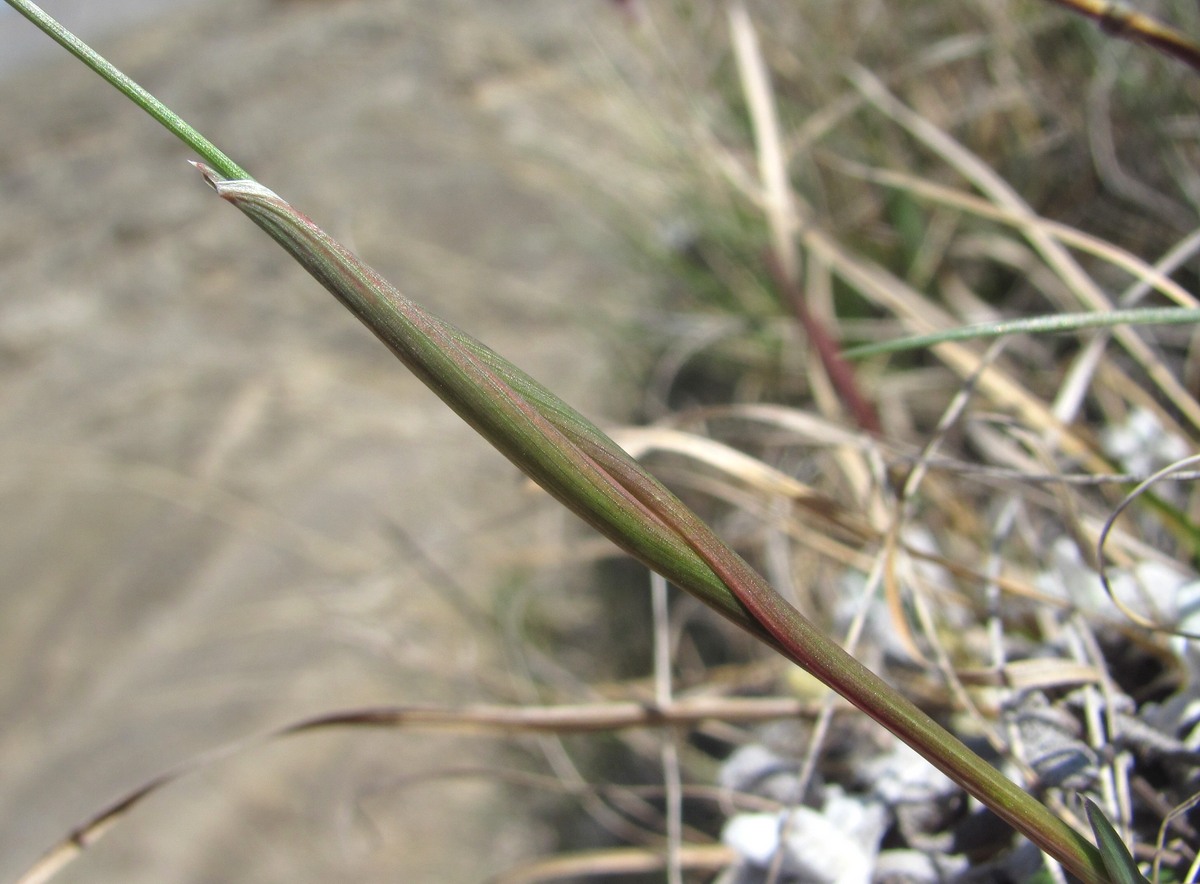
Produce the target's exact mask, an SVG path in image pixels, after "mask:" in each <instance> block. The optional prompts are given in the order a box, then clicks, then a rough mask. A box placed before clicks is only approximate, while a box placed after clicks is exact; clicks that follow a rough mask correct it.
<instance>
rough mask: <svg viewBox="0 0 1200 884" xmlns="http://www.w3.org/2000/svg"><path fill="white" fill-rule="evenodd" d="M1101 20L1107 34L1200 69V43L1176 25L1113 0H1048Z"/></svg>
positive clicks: (1097, 20) (1095, 19)
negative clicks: (1168, 24)
mask: <svg viewBox="0 0 1200 884" xmlns="http://www.w3.org/2000/svg"><path fill="white" fill-rule="evenodd" d="M1047 2H1049V3H1056V4H1058V5H1059V6H1065V7H1066V8H1067V9H1070V10H1071V11H1072V12H1077V13H1079V14H1080V15H1085V16H1087V17H1088V18H1090V19H1092V20H1094V21H1096V22H1099V24H1100V27H1101V28H1102V29H1103V30H1104V32H1105V33H1107V34H1112V35H1113V36H1114V37H1121V38H1123V39H1126V40H1132V41H1134V42H1136V43H1146V44H1148V45H1150V46H1153V47H1154V48H1155V49H1157V50H1159V51H1160V52H1163V53H1166V54H1167V55H1169V56H1171V57H1172V58H1177V59H1179V60H1180V61H1182V62H1183V63H1184V64H1187V65H1190V66H1191V67H1193V68H1195V69H1196V70H1198V71H1200V46H1198V45H1196V43H1195V41H1193V40H1192V39H1190V38H1189V37H1188V36H1187V35H1186V34H1182V33H1180V32H1179V31H1177V30H1175V29H1174V28H1172V27H1169V26H1167V25H1164V24H1163V23H1162V22H1160V21H1158V20H1157V19H1154V18H1151V17H1150V16H1148V15H1145V14H1144V13H1141V12H1137V11H1135V10H1133V9H1131V8H1129V6H1128V5H1127V4H1125V3H1121V2H1111V0H1047Z"/></svg>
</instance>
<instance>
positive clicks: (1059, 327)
mask: <svg viewBox="0 0 1200 884" xmlns="http://www.w3.org/2000/svg"><path fill="white" fill-rule="evenodd" d="M1197 322H1200V310H1197V309H1195V308H1192V307H1138V308H1134V309H1130V310H1110V311H1107V312H1104V313H1095V312H1089V313H1054V314H1051V315H1049V316H1029V317H1026V318H1024V319H1006V320H1003V321H1001V322H981V323H978V324H976V325H964V326H962V327H960V328H949V329H945V330H944V331H940V332H933V333H931V334H927V335H914V336H912V337H909V338H899V339H897V340H894V341H882V342H880V343H878V344H863V345H861V346H858V347H850V348H849V349H847V350H845V351H844V353H843V355H844V356H845V357H846V358H847V359H862V358H863V357H866V356H877V355H879V354H881V353H900V352H903V351H905V350H926V349H928V348H929V347H933V346H936V345H937V344H944V343H946V342H947V341H969V340H976V339H985V338H999V337H1003V336H1005V335H1030V334H1049V333H1061V332H1072V331H1081V330H1083V329H1089V328H1111V327H1113V326H1116V325H1183V324H1187V323H1197Z"/></svg>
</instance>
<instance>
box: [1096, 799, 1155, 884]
mask: <svg viewBox="0 0 1200 884" xmlns="http://www.w3.org/2000/svg"><path fill="white" fill-rule="evenodd" d="M1083 803H1084V806H1085V807H1086V808H1087V818H1088V822H1089V823H1091V824H1092V832H1094V833H1095V835H1096V845H1097V847H1099V849H1100V857H1101V859H1103V860H1104V867H1105V868H1106V869H1107V870H1108V874H1109V875H1110V876H1112V881H1113V884H1149V882H1148V881H1147V880H1146V877H1145V875H1143V874H1142V872H1141V870H1140V869H1139V868H1138V867H1137V863H1136V862H1134V861H1133V856H1132V855H1131V854H1130V853H1129V848H1128V847H1126V846H1125V842H1124V841H1122V840H1121V836H1120V835H1118V834H1117V830H1116V829H1114V828H1113V827H1112V823H1110V822H1109V821H1108V818H1107V817H1106V816H1105V815H1104V811H1102V810H1101V809H1100V806H1099V805H1098V804H1096V802H1095V801H1093V800H1092V799H1091V798H1087V797H1085V798H1084V799H1083Z"/></svg>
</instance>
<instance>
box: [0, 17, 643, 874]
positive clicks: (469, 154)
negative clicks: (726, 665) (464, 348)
mask: <svg viewBox="0 0 1200 884" xmlns="http://www.w3.org/2000/svg"><path fill="white" fill-rule="evenodd" d="M68 22H69V19H68ZM13 28H31V26H29V25H28V24H27V23H25V22H24V21H23V20H20V19H18V18H17V17H15V16H13V15H5V16H3V17H2V18H0V30H3V31H4V32H5V34H4V37H5V39H6V40H10V39H12V38H11V36H10V33H9V32H10V29H13ZM598 38H599V39H598ZM22 39H23V40H24V39H26V38H25V37H22ZM606 42H607V44H608V45H610V46H612V45H620V43H621V22H620V21H618V20H617V19H616V17H615V16H613V15H612V12H611V10H610V8H609V7H608V5H607V4H602V3H585V2H575V3H563V2H561V0H524V2H522V3H506V2H492V3H480V2H470V0H451V2H447V0H437V2H433V0H348V2H347V0H344V2H316V0H311V2H266V0H214V2H209V3H206V4H202V5H198V6H194V7H193V6H189V7H187V8H181V9H180V10H179V11H177V12H175V13H172V14H171V15H168V16H165V17H159V18H156V19H154V20H153V21H151V22H148V23H145V22H143V23H142V24H140V25H137V26H132V25H127V26H124V27H122V28H121V30H120V33H117V34H114V35H111V36H110V37H108V38H105V39H104V40H103V41H102V42H101V45H100V47H99V48H101V50H102V51H104V52H106V53H108V54H109V55H110V56H111V57H112V58H113V59H114V60H115V61H117V62H118V64H120V65H121V66H123V67H125V68H126V69H127V70H128V72H129V73H130V74H132V75H133V76H134V77H135V78H137V79H139V80H141V81H142V82H143V83H144V84H145V85H146V86H147V87H148V88H150V89H151V90H152V91H154V92H156V93H157V94H159V95H160V96H161V97H162V98H163V99H164V100H166V101H167V102H168V103H169V104H171V105H172V106H174V107H176V108H177V109H178V110H179V111H180V112H181V113H183V115H184V116H185V117H187V118H188V119H189V120H190V121H191V122H193V123H194V124H195V125H196V126H197V127H198V128H199V129H200V130H201V131H204V132H205V133H207V134H209V135H210V136H211V137H213V138H214V139H215V140H216V141H217V142H218V143H219V144H221V145H222V146H223V147H225V148H226V150H227V151H229V152H230V153H231V154H232V155H233V156H235V158H237V159H238V160H239V161H240V162H241V163H242V164H243V165H245V166H246V167H247V168H248V169H249V170H250V171H251V172H252V173H253V174H255V175H256V176H257V177H258V178H260V180H262V181H264V182H265V183H267V184H268V185H269V186H271V187H273V188H274V189H276V190H277V191H279V192H280V193H281V194H283V195H284V196H285V197H287V198H288V199H289V200H291V201H292V202H293V203H295V204H296V205H298V206H299V207H300V208H302V209H303V210H304V211H306V212H307V213H308V214H310V215H312V216H313V217H314V218H316V219H317V220H318V221H320V222H321V223H322V224H323V225H324V226H325V227H326V228H327V229H329V230H330V231H331V232H332V233H334V234H335V235H336V236H339V237H341V238H343V239H344V240H346V241H347V242H349V243H350V244H351V245H352V246H353V247H354V248H356V249H357V250H358V251H359V252H360V253H361V254H362V255H363V256H364V257H365V258H366V259H367V260H368V261H370V262H372V263H374V264H375V265H376V266H377V267H378V268H379V269H381V270H382V271H383V272H384V273H385V275H387V276H388V277H389V278H391V279H392V280H393V281H394V282H396V283H397V284H398V285H399V286H400V287H401V288H402V289H403V290H405V291H406V292H407V293H408V294H410V295H411V296H414V297H415V298H417V299H418V300H420V301H422V302H423V303H425V304H426V305H427V306H430V307H431V308H433V309H434V310H435V311H437V312H439V313H441V314H442V315H444V316H446V317H447V318H448V319H450V320H451V321H454V322H456V323H458V324H460V325H462V326H463V327H465V328H466V329H467V330H469V331H470V332H472V333H473V334H475V335H476V336H477V337H480V338H482V339H483V340H484V341H486V342H487V343H489V344H490V345H492V346H493V347H494V348H496V349H497V350H499V351H500V352H502V353H505V354H506V355H508V356H510V358H513V359H514V360H515V361H517V362H518V363H519V364H521V365H522V366H523V367H525V368H526V369H527V370H529V371H530V372H531V373H532V374H533V375H535V376H536V377H540V378H542V379H543V380H546V381H547V382H549V384H550V385H551V386H552V387H553V388H555V389H556V390H558V391H559V392H560V393H561V394H563V395H564V396H565V397H566V398H568V399H569V400H571V401H574V402H576V403H578V404H586V406H587V407H586V408H585V410H586V411H588V412H589V413H590V414H592V415H593V416H595V417H598V418H601V419H603V418H605V417H606V416H609V417H611V416H613V415H616V416H619V408H620V407H619V405H615V404H614V403H619V402H620V401H621V397H620V396H619V395H615V394H613V393H612V391H611V390H610V388H609V377H610V375H612V374H613V371H614V366H613V363H612V359H611V357H609V356H607V355H606V354H607V353H608V352H609V343H610V342H609V341H607V340H606V337H605V334H606V333H605V329H610V328H611V319H612V317H614V316H619V315H621V314H622V313H624V312H625V311H627V310H628V309H629V306H630V305H631V304H633V303H634V302H635V301H636V299H637V298H638V297H639V296H640V293H641V292H642V287H641V286H640V284H639V283H638V281H637V280H635V279H634V278H632V274H631V272H630V271H629V270H628V269H627V268H626V266H625V262H624V261H623V260H622V257H621V253H620V247H619V245H618V244H617V242H616V238H615V236H614V235H613V233H612V232H611V231H610V230H608V229H607V228H606V227H605V226H604V225H603V224H601V223H599V222H598V221H597V214H598V211H599V210H598V209H597V207H596V203H595V202H594V199H595V197H596V195H597V191H598V190H603V189H604V188H606V187H619V186H620V185H619V182H618V181H617V180H616V179H617V178H619V175H617V170H618V169H619V164H614V163H613V162H610V161H611V160H612V159H613V158H614V157H617V156H619V155H620V154H621V152H622V150H627V149H628V146H627V145H626V146H625V147H622V146H621V145H619V144H618V143H617V140H616V138H617V136H616V135H615V134H614V131H613V127H612V126H611V120H610V119H609V115H611V114H612V113H613V112H614V111H613V108H612V107H611V106H610V105H609V102H608V97H607V96H609V95H610V94H611V90H613V89H614V88H619V86H618V85H617V84H615V83H614V81H613V79H612V78H613V76H614V75H613V73H612V67H611V65H610V64H609V61H610V60H611V59H610V58H609V57H607V56H606V52H608V51H609V50H606V49H604V48H601V47H602V46H603V45H605V43H606ZM10 45H11V44H10ZM580 145H588V149H589V150H590V151H592V152H594V155H595V158H596V162H595V164H594V165H592V164H591V163H590V162H583V163H579V166H580V167H581V168H578V169H576V170H575V171H572V170H571V166H572V163H571V162H563V161H562V159H563V157H565V156H573V157H574V158H575V159H578V158H579V156H580V153H579V151H580ZM187 157H188V153H187V151H186V149H185V148H184V147H182V146H181V145H179V144H178V143H177V142H175V141H174V140H173V139H172V138H171V137H170V136H168V135H166V134H165V133H164V132H162V131H161V130H159V129H158V128H157V127H156V126H155V124H153V123H152V122H150V121H149V120H148V118H146V117H144V116H143V115H142V114H141V113H139V112H138V111H137V110H136V109H135V108H133V107H132V106H131V105H129V104H128V103H127V102H125V101H124V100H123V99H121V98H120V97H119V96H118V95H117V94H116V93H115V92H113V91H112V90H111V89H110V88H109V87H107V86H106V85H104V84H103V83H101V82H100V81H99V80H98V79H96V78H95V77H93V76H91V75H90V74H88V73H87V72H86V71H85V70H84V69H83V68H82V67H81V66H79V65H78V64H76V63H74V62H73V61H71V60H70V59H67V58H66V57H65V56H63V57H62V58H59V57H57V56H52V57H50V58H49V59H48V61H47V62H45V66H42V67H31V66H27V67H25V68H24V69H23V70H21V71H18V72H15V73H13V72H10V73H9V74H8V75H7V76H6V79H5V84H4V88H3V89H0V289H2V297H0V451H2V457H0V721H3V722H4V724H3V727H2V728H0V880H11V879H12V878H13V876H14V875H15V874H17V873H18V872H19V871H20V870H21V869H23V868H25V867H26V866H27V865H28V864H29V863H30V862H31V861H32V860H33V859H34V858H35V857H37V856H38V855H39V854H40V853H41V852H42V851H43V850H44V849H46V848H47V847H48V846H50V845H51V844H52V843H54V842H55V841H56V840H57V839H58V838H61V837H62V836H63V835H64V834H65V833H66V832H68V831H69V830H70V828H71V827H72V826H74V825H75V824H77V823H79V822H81V821H82V820H83V819H85V818H86V817H87V816H88V815H89V814H90V813H93V812H95V811H96V810H98V809H99V808H101V807H102V806H104V805H105V804H106V803H107V802H109V801H111V800H113V799H115V798H116V797H118V796H120V795H121V794H123V793H124V792H126V791H127V790H129V789H132V788H134V787H136V786H138V785H140V784H141V783H143V782H144V781H146V780H147V779H149V778H150V777H152V776H154V775H156V774H159V773H161V772H163V771H164V770H169V769H171V768H172V767H174V766H175V765H177V764H179V763H182V762H185V761H186V760H188V759H189V758H192V757H194V756H195V755H196V754H197V753H200V752H203V751H204V750H207V749H209V748H211V747H214V746H218V745H222V744H224V743H226V742H228V741H231V740H235V739H239V738H242V737H244V736H246V735H248V734H254V733H257V732H260V731H262V730H263V729H265V728H268V727H272V726H277V725H280V724H284V723H286V722H289V721H291V720H294V719H296V718H298V717H301V716H304V715H309V714H314V713H319V712H323V711H328V710H330V709H337V708H343V707H347V706H353V705H358V704H370V703H416V702H440V703H448V702H465V701H470V700H489V699H490V700H495V699H497V698H498V697H499V698H501V699H503V698H505V693H504V690H503V689H502V687H498V686H502V685H504V684H505V683H506V680H505V679H506V676H504V675H503V673H502V672H501V671H500V670H499V669H493V667H496V666H498V665H499V664H498V662H497V661H498V660H499V658H500V656H501V655H500V648H499V646H498V641H497V639H496V638H495V637H494V636H491V635H489V634H488V632H487V631H486V630H481V629H479V628H477V627H476V626H474V625H472V624H469V623H467V622H466V620H465V619H464V617H463V616H462V615H461V613H460V612H458V611H457V610H456V608H455V606H454V605H453V604H450V603H449V602H448V592H449V587H448V585H447V584H448V583H449V582H450V581H449V580H448V579H443V578H439V577H438V576H437V573H436V572H437V570H438V569H441V570H442V571H443V572H445V573H447V574H452V575H454V582H456V583H457V584H460V585H461V586H462V587H465V591H466V592H467V593H468V594H469V595H471V596H472V597H473V600H474V602H476V603H478V604H480V605H482V606H483V607H485V608H488V607H490V606H491V605H492V602H491V601H490V599H491V597H492V594H493V593H494V591H495V590H496V587H497V586H498V585H500V584H501V583H502V582H503V581H505V580H510V579H511V578H512V576H513V574H514V573H516V569H517V566H515V565H514V561H516V560H519V559H520V557H521V555H522V550H525V549H527V548H528V547H530V546H531V545H532V544H533V543H534V542H535V541H534V540H532V539H531V538H536V542H538V543H545V542H549V543H551V544H554V543H558V542H559V537H560V533H559V532H560V531H561V530H562V528H563V526H564V524H565V525H566V526H567V528H568V529H570V528H571V527H572V525H571V524H570V523H569V522H565V521H564V520H563V517H562V516H560V514H559V513H558V511H557V509H555V508H554V507H552V506H547V505H546V501H545V500H544V499H542V498H541V497H540V496H539V495H538V494H536V493H530V492H529V491H528V490H527V489H525V488H524V486H523V485H522V483H521V482H520V481H519V478H518V476H517V474H516V472H515V470H514V469H513V468H512V467H510V466H509V465H508V464H507V463H506V462H505V461H503V460H502V459H501V458H500V456H499V455H497V454H495V453H494V452H493V451H491V450H490V449H489V448H487V447H486V445H485V444H484V443H482V442H481V441H480V440H478V439H477V438H476V437H474V436H473V434H472V433H471V432H470V431H469V430H467V429H466V428H465V427H464V426H462V425H461V424H460V423H459V422H458V420H457V419H456V418H455V417H454V416H453V415H452V414H451V413H450V412H449V411H448V410H447V409H445V408H444V407H443V406H441V404H440V403H439V402H438V401H437V400H436V399H435V398H434V397H433V396H432V395H431V394H429V393H428V392H427V391H426V390H425V389H424V388H423V387H421V386H420V385H419V384H418V383H417V382H416V381H415V380H413V379H412V378H411V377H408V376H407V375H406V374H405V373H404V372H403V370H402V369H401V368H400V366H399V365H398V364H397V363H395V362H394V361H393V360H392V359H391V357H390V356H389V355H388V354H387V353H386V352H385V351H384V350H383V348H382V347H381V346H380V345H379V344H378V343H377V342H376V341H375V340H374V338H373V337H372V336H371V335H370V334H369V333H367V332H366V331H365V330H364V329H363V328H361V327H360V326H358V325H357V324H356V322H355V321H354V320H353V319H352V318H351V317H350V316H349V315H348V314H346V313H345V312H344V311H343V310H342V309H341V308H340V307H338V306H337V305H336V303H335V302H334V301H333V300H332V299H331V298H330V297H329V296H328V295H326V294H325V293H324V292H323V291H322V290H321V289H319V287H318V286H317V285H316V284H315V283H313V282H312V281H311V280H309V279H308V278H307V277H306V276H304V274H303V273H302V271H300V270H299V269H298V268H296V267H294V266H292V265H289V263H288V262H287V260H286V258H285V257H284V255H283V254H282V252H281V251H280V250H279V249H278V248H277V247H276V246H275V245H274V244H273V243H271V242H270V241H269V240H267V239H266V238H264V237H262V236H261V235H260V234H259V233H258V231H257V230H256V229H255V228H253V227H252V226H251V225H250V224H249V223H248V222H247V221H246V220H245V219H243V218H242V217H241V216H240V215H238V213H237V212H235V211H234V210H233V209H232V208H230V207H229V206H227V205H224V204H223V203H221V202H220V201H219V200H217V199H216V198H215V197H214V196H213V194H212V193H211V191H209V189H208V188H207V187H205V186H204V185H203V183H202V182H201V181H200V179H199V178H198V177H197V176H196V175H195V173H194V172H193V171H192V170H191V169H190V168H189V167H188V166H187V165H186V163H185V162H184V160H185V159H186V158H187ZM606 158H607V159H606ZM605 176H612V177H611V178H610V179H608V180H606V178H605ZM568 536H569V534H568ZM399 538H404V540H403V542H401V540H400V539H399ZM514 538H517V541H516V543H517V546H516V548H515V549H514V547H512V546H511V544H512V542H513V539H514ZM412 547H416V548H419V549H420V550H422V556H424V557H425V558H426V559H428V562H421V561H419V558H420V557H417V556H414V555H413V553H412V551H411V548H412ZM429 562H432V563H435V565H436V567H432V566H430V565H429ZM510 761H511V759H510V758H509V756H508V755H506V754H505V751H504V750H503V749H502V748H498V747H497V744H495V743H494V742H490V741H486V740H480V739H467V738H457V737H448V736H445V735H441V736H406V735H399V734H395V733H387V732H383V733H380V732H376V733H361V732H356V733H354V734H344V733H342V734H329V735H321V736H309V737H303V738H295V739H292V740H290V741H287V742H286V743H275V744H272V745H270V746H266V747H263V748H259V749H254V750H249V751H246V752H243V753H241V754H239V755H238V756H236V757H235V758H234V759H232V760H230V761H226V762H223V763H221V764H219V765H214V766H212V767H209V768H207V769H205V770H204V771H203V772H201V773H199V774H197V775H193V776H190V777H188V778H186V779H184V780H182V781H180V782H178V783H176V784H174V785H172V786H170V787H169V788H167V789H165V790H164V791H162V792H161V793H159V794H157V795H155V796H154V797H152V798H151V799H149V800H148V801H147V802H146V803H145V804H143V805H142V806H140V807H139V808H138V809H137V810H136V811H134V812H133V813H132V814H131V816H130V817H129V818H128V819H126V820H125V821H123V822H122V823H121V824H120V825H119V826H117V827H116V828H115V829H114V830H113V831H112V833H111V834H110V835H108V836H107V837H106V838H105V839H104V840H103V841H101V842H100V843H99V844H98V845H96V846H95V847H94V848H93V849H91V850H90V851H89V852H88V853H87V854H86V855H85V856H84V857H83V858H81V859H80V860H79V861H78V862H77V863H76V864H75V865H73V866H72V867H71V868H70V869H69V870H68V871H67V872H66V873H64V874H63V875H62V877H61V879H60V880H63V881H122V882H141V881H144V882H162V881H173V882H201V881H205V882H208V881H213V882H215V881H278V880H288V881H293V882H305V881H314V882H315V881H333V880H347V881H348V880H354V881H474V880H482V879H484V878H485V877H486V876H487V875H488V874H490V873H492V872H496V871H499V870H501V869H503V868H505V867H507V866H508V865H510V864H511V863H512V862H514V861H516V860H517V859H518V858H520V857H525V856H529V855H532V854H535V853H537V852H538V851H540V850H544V849H545V848H546V847H547V843H548V842H547V833H546V832H545V831H544V830H543V829H541V828H539V826H538V825H537V824H536V823H535V822H534V821H533V820H531V819H530V817H529V814H528V813H526V812H525V809H524V808H523V806H522V803H521V801H520V794H521V793H519V792H514V791H506V790H503V789H501V788H499V787H497V786H495V785H493V784H492V783H491V782H490V781H489V780H488V779H486V778H483V779H481V778H478V777H476V778H465V779H455V780H447V779H435V780H432V781H419V782H417V783H416V784H413V783H405V778H411V777H412V776H414V775H422V774H429V773H430V772H435V771H438V770H442V769H447V768H461V767H464V766H468V767H486V766H489V765H504V764H508V763H509V762H510Z"/></svg>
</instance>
